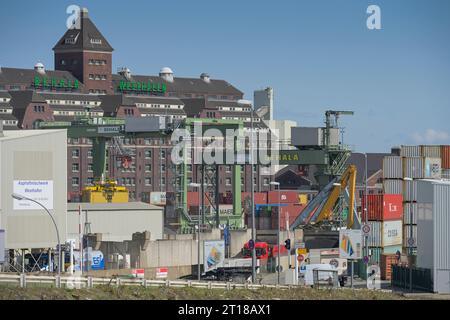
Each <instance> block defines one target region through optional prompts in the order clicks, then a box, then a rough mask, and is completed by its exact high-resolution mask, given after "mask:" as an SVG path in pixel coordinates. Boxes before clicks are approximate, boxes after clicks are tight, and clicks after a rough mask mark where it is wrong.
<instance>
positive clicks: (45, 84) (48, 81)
mask: <svg viewBox="0 0 450 320" xmlns="http://www.w3.org/2000/svg"><path fill="white" fill-rule="evenodd" d="M33 86H34V87H35V88H64V89H79V88H80V82H79V81H78V80H73V81H72V80H67V81H66V79H56V78H45V77H42V78H41V77H38V76H36V77H34V80H33Z"/></svg>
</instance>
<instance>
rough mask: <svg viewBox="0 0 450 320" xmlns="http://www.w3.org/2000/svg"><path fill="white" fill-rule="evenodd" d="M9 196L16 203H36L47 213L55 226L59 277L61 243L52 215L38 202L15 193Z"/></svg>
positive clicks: (59, 273)
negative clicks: (25, 201)
mask: <svg viewBox="0 0 450 320" xmlns="http://www.w3.org/2000/svg"><path fill="white" fill-rule="evenodd" d="M11 196H12V197H13V198H14V199H16V200H18V201H23V200H27V201H31V202H34V203H36V204H37V205H39V206H40V207H42V208H43V209H44V210H45V211H46V212H47V213H48V215H49V216H50V218H51V219H52V221H53V224H54V226H55V230H56V237H57V239H58V276H61V267H62V262H61V242H60V239H59V230H58V226H57V224H56V222H55V219H54V218H53V216H52V214H51V213H50V211H48V209H47V208H46V207H45V206H44V205H43V204H42V203H40V202H38V201H36V200H33V199H30V198H27V197H25V196H22V195H20V194H17V193H13V194H12V195H11ZM50 259H51V257H49V260H50Z"/></svg>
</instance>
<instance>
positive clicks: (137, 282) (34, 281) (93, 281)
mask: <svg viewBox="0 0 450 320" xmlns="http://www.w3.org/2000/svg"><path fill="white" fill-rule="evenodd" d="M4 284H6V285H8V284H12V285H14V286H19V287H21V288H26V287H31V286H49V287H55V288H69V289H75V288H76V289H81V288H93V287H94V286H98V285H110V286H142V287H145V288H146V287H170V288H187V287H192V288H204V289H226V290H232V289H250V290H256V289H264V288H278V289H286V290H289V289H292V288H294V287H295V286H291V285H261V284H251V283H233V282H212V281H182V280H147V279H127V278H118V277H115V278H111V279H109V278H94V277H77V276H72V277H70V276H68V277H59V276H31V275H26V274H24V273H23V274H0V286H1V285H4Z"/></svg>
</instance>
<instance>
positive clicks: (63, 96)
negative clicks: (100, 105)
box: [39, 92, 101, 102]
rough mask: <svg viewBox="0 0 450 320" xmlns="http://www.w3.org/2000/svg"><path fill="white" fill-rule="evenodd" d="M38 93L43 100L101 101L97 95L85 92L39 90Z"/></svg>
mask: <svg viewBox="0 0 450 320" xmlns="http://www.w3.org/2000/svg"><path fill="white" fill-rule="evenodd" d="M39 95H40V96H41V97H42V98H43V99H45V100H75V101H98V102H100V101H101V99H100V98H99V97H98V96H96V95H92V94H85V93H74V92H39Z"/></svg>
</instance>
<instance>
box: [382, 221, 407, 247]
mask: <svg viewBox="0 0 450 320" xmlns="http://www.w3.org/2000/svg"><path fill="white" fill-rule="evenodd" d="M402 225H403V222H402V220H395V221H384V222H382V239H381V246H382V247H387V246H395V245H401V244H402Z"/></svg>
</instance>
